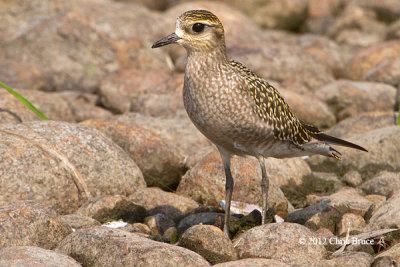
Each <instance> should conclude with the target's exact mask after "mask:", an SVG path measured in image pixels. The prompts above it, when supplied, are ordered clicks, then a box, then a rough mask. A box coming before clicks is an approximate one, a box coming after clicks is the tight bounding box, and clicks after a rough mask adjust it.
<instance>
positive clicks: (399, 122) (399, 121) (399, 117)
mask: <svg viewBox="0 0 400 267" xmlns="http://www.w3.org/2000/svg"><path fill="white" fill-rule="evenodd" d="M398 111H399V115H398V116H397V125H399V126H400V101H399V110H398Z"/></svg>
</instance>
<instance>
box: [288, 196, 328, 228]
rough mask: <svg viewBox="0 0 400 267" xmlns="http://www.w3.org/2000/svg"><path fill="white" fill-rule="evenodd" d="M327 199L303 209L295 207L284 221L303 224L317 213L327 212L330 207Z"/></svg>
mask: <svg viewBox="0 0 400 267" xmlns="http://www.w3.org/2000/svg"><path fill="white" fill-rule="evenodd" d="M329 202H330V201H329V200H325V201H322V202H319V203H316V204H313V205H310V206H308V207H305V208H303V209H297V210H295V211H292V212H291V213H289V214H288V216H287V217H286V219H285V221H286V222H293V223H298V224H305V223H306V221H307V220H308V219H310V218H311V217H312V216H314V215H315V214H317V213H321V212H328V211H329V210H331V209H332V208H331V207H330V206H329Z"/></svg>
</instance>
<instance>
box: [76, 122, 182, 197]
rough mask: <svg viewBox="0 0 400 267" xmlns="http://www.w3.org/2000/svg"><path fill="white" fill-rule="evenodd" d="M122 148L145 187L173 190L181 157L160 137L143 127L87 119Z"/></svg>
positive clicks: (178, 173)
mask: <svg viewBox="0 0 400 267" xmlns="http://www.w3.org/2000/svg"><path fill="white" fill-rule="evenodd" d="M83 124H84V125H87V126H90V127H92V128H96V129H97V130H99V131H101V132H103V133H104V134H106V135H107V136H108V137H110V138H111V139H112V140H113V141H114V142H115V143H116V144H118V145H119V146H120V147H121V148H122V149H124V150H125V151H126V152H127V153H128V154H129V155H130V156H131V158H132V159H133V160H134V161H135V163H136V164H137V165H138V167H139V168H140V170H141V171H142V173H143V176H144V179H145V181H146V183H147V185H148V186H158V187H160V188H163V189H169V190H171V189H173V188H175V187H176V186H177V184H178V183H179V181H180V178H181V175H182V174H183V173H184V172H185V170H186V169H185V166H184V157H183V156H182V155H181V154H180V153H179V151H176V150H175V149H174V148H173V147H171V146H170V145H169V144H167V143H166V142H165V141H164V140H163V139H162V138H161V137H159V136H158V135H156V134H155V133H153V132H152V131H149V130H147V129H144V128H142V127H139V126H136V125H131V124H126V123H116V122H113V121H105V120H89V121H85V122H83Z"/></svg>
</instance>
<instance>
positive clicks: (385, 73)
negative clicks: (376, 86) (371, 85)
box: [363, 59, 400, 86]
mask: <svg viewBox="0 0 400 267" xmlns="http://www.w3.org/2000/svg"><path fill="white" fill-rule="evenodd" d="M363 80H366V81H375V82H382V83H387V84H391V85H393V86H398V85H399V84H400V60H399V59H394V60H388V61H384V62H382V64H379V65H377V66H375V67H374V68H372V69H370V70H369V71H368V72H366V73H365V75H364V76H363Z"/></svg>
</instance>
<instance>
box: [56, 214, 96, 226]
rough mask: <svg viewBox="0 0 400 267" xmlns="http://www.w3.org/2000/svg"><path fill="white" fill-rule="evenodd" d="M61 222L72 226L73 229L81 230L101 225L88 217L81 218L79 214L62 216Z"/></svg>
mask: <svg viewBox="0 0 400 267" xmlns="http://www.w3.org/2000/svg"><path fill="white" fill-rule="evenodd" d="M60 219H61V221H63V222H64V223H66V224H68V225H69V226H71V227H72V228H73V229H81V228H85V227H91V226H97V225H100V222H99V221H97V220H95V219H93V218H90V217H87V216H81V215H78V214H68V215H63V216H60Z"/></svg>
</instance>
